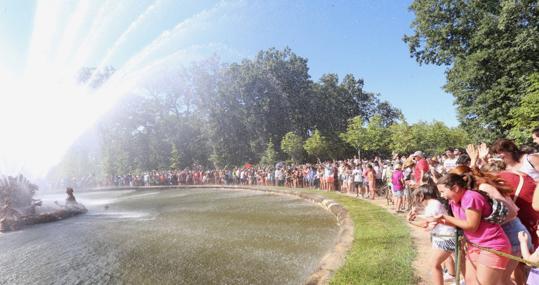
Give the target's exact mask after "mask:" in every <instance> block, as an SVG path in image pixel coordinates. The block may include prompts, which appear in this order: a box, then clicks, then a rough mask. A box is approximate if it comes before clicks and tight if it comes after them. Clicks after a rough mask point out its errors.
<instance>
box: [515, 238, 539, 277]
mask: <svg viewBox="0 0 539 285" xmlns="http://www.w3.org/2000/svg"><path fill="white" fill-rule="evenodd" d="M537 235H539V229H538V230H537ZM518 240H519V241H520V251H521V252H522V257H523V258H524V259H525V260H527V261H530V262H534V263H539V248H537V249H536V250H535V252H534V253H533V254H530V250H529V249H528V243H529V241H528V240H529V236H528V234H527V233H525V232H519V233H518ZM526 284H528V285H533V284H539V269H538V268H536V267H533V268H532V269H531V270H530V274H529V275H528V281H527V282H526Z"/></svg>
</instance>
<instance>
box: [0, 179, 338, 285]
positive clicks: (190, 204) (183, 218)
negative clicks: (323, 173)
mask: <svg viewBox="0 0 539 285" xmlns="http://www.w3.org/2000/svg"><path fill="white" fill-rule="evenodd" d="M76 197H77V199H78V200H79V201H80V202H82V203H84V204H85V205H86V206H87V207H88V209H89V211H88V214H86V215H82V216H78V217H74V218H70V219H67V220H63V221H59V222H56V223H50V224H42V225H36V226H31V227H27V228H25V229H23V230H21V231H17V232H11V233H5V234H0V268H1V270H0V283H2V284H95V283H112V284H116V283H123V284H125V283H128V284H301V283H303V281H305V279H306V278H307V277H308V276H309V275H310V274H311V273H312V272H313V271H314V270H315V269H316V267H317V265H318V262H319V261H320V259H321V258H322V257H323V256H324V254H326V253H327V251H328V250H330V249H331V248H332V246H333V244H334V242H335V237H336V235H337V232H338V226H337V222H336V219H335V217H334V216H333V215H331V214H330V213H328V212H327V211H325V210H324V209H322V208H321V207H319V206H317V205H315V204H312V203H309V202H306V201H304V200H302V199H299V198H297V197H289V196H281V195H274V194H268V193H263V192H257V191H239V190H221V189H209V188H208V189H200V188H199V189H170V190H138V191H134V190H122V191H101V192H88V193H76ZM42 198H43V200H44V201H45V202H46V203H50V202H52V201H53V200H58V201H63V199H64V195H48V196H45V197H42Z"/></svg>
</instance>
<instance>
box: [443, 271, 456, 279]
mask: <svg viewBox="0 0 539 285" xmlns="http://www.w3.org/2000/svg"><path fill="white" fill-rule="evenodd" d="M451 280H455V276H453V275H451V274H449V273H447V272H444V281H451Z"/></svg>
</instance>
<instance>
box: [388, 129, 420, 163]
mask: <svg viewBox="0 0 539 285" xmlns="http://www.w3.org/2000/svg"><path fill="white" fill-rule="evenodd" d="M389 133H390V137H391V141H390V143H389V149H390V150H391V151H392V152H394V153H398V154H401V155H402V154H409V153H412V152H414V151H416V150H418V147H417V142H416V139H415V137H414V133H413V131H412V126H410V125H408V123H407V122H406V121H403V122H401V123H399V124H393V125H391V126H390V127H389Z"/></svg>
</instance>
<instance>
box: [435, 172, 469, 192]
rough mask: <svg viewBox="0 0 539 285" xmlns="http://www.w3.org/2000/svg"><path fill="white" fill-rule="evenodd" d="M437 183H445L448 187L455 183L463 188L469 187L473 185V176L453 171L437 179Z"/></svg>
mask: <svg viewBox="0 0 539 285" xmlns="http://www.w3.org/2000/svg"><path fill="white" fill-rule="evenodd" d="M437 184H438V185H445V186H447V187H449V188H451V187H453V186H455V185H457V186H459V187H461V188H464V189H471V188H470V185H472V186H473V177H472V176H471V175H470V174H467V173H466V174H463V175H458V174H455V173H448V174H446V175H444V176H442V178H440V179H438V183H437Z"/></svg>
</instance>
